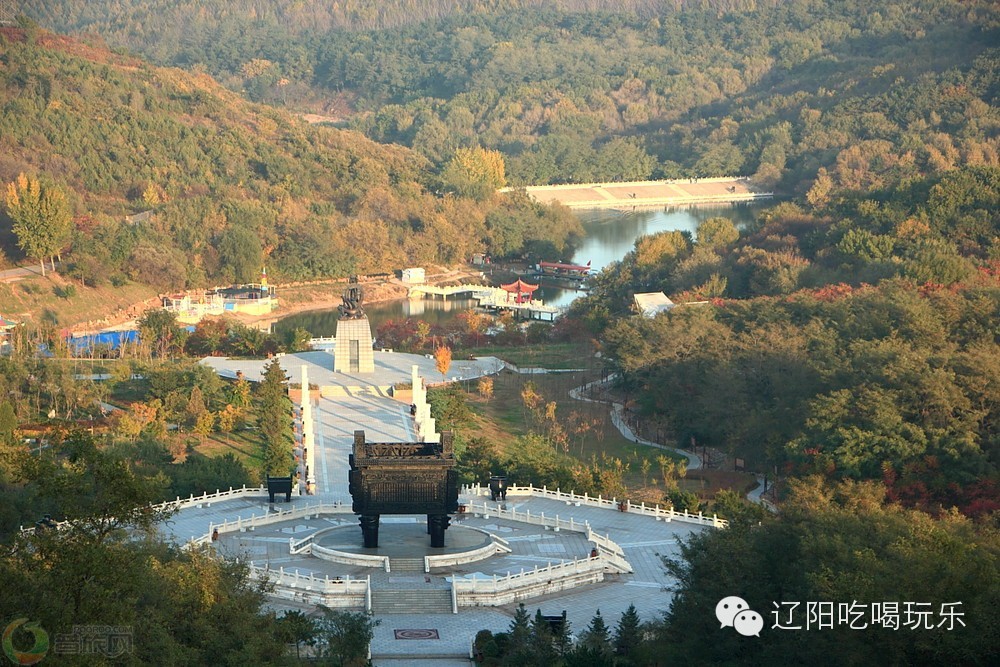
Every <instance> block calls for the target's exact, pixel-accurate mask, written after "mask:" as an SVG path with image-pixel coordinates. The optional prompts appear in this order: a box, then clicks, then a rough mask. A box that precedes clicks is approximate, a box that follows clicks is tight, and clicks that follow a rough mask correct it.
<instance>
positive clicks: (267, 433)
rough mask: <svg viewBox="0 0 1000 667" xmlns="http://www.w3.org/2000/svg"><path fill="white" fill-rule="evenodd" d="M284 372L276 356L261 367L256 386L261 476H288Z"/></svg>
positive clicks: (287, 402) (288, 430) (289, 445)
mask: <svg viewBox="0 0 1000 667" xmlns="http://www.w3.org/2000/svg"><path fill="white" fill-rule="evenodd" d="M284 382H285V371H284V370H282V368H281V365H280V364H279V363H278V360H277V359H274V360H273V361H271V363H269V364H268V365H267V366H265V367H264V374H263V378H262V379H261V382H260V384H259V385H258V386H257V397H258V399H259V400H260V408H259V412H258V416H257V426H258V428H259V429H260V432H261V436H263V438H264V457H263V458H264V463H263V469H264V474H265V475H270V476H272V477H284V476H286V475H288V471H289V468H290V467H291V457H292V438H291V435H292V417H291V409H292V404H291V401H290V400H288V393H287V391H286V390H285V385H284Z"/></svg>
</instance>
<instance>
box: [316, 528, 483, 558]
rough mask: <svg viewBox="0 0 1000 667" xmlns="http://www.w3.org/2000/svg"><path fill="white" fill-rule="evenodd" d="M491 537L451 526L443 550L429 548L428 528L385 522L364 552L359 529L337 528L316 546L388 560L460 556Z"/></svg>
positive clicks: (478, 546) (445, 537) (476, 547)
mask: <svg viewBox="0 0 1000 667" xmlns="http://www.w3.org/2000/svg"><path fill="white" fill-rule="evenodd" d="M491 541H492V540H490V536H489V535H487V534H486V533H483V532H480V531H478V530H474V529H472V528H463V527H462V526H452V527H450V528H449V529H448V530H446V531H445V533H444V542H445V545H444V546H443V547H440V548H437V549H435V548H434V547H432V546H431V536H430V535H428V534H427V525H426V523H424V522H423V521H420V522H419V523H418V522H416V521H414V522H407V523H388V522H386V520H385V519H383V520H382V524H381V525H380V526H379V531H378V547H376V548H374V549H366V548H365V547H364V546H362V543H361V528H360V527H358V526H340V527H338V528H335V529H334V530H331V531H329V532H327V533H326V534H325V535H323V537H321V538H320V539H319V540H318V541H317V542H316V544H318V545H319V546H321V547H325V548H327V549H333V550H335V551H342V552H344V553H349V554H364V555H366V556H388V557H389V558H423V557H424V556H440V555H441V554H460V553H464V552H466V551H473V550H475V549H480V548H482V547H485V546H487V545H488V544H490V543H491Z"/></svg>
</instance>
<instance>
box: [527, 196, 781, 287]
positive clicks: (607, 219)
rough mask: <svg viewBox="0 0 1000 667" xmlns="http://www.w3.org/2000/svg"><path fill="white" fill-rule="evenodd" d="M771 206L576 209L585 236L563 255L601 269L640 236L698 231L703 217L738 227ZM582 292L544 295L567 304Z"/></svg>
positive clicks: (694, 232)
mask: <svg viewBox="0 0 1000 667" xmlns="http://www.w3.org/2000/svg"><path fill="white" fill-rule="evenodd" d="M768 206H773V204H772V203H767V204H761V203H739V204H722V205H719V204H712V205H699V206H687V207H683V208H676V207H671V208H667V209H665V210H648V209H647V210H636V211H627V212H626V211H611V210H607V209H601V210H589V211H576V214H577V216H579V218H580V221H581V222H582V223H583V230H584V232H586V236H585V237H584V239H583V242H582V243H581V244H580V246H579V247H578V248H577V249H576V252H574V253H573V256H572V257H571V258H564V259H567V260H569V261H571V262H572V263H573V264H586V263H587V262H590V266H591V268H593V269H595V270H598V271H600V270H601V269H603V268H604V267H605V266H607V265H608V264H611V263H612V262H617V261H618V260H620V259H621V258H622V257H624V256H625V254H626V253H627V252H629V251H630V250H632V248H633V247H634V246H635V241H636V239H638V238H639V237H640V236H646V235H649V234H656V233H659V232H667V231H686V232H691V234H692V235H696V234H697V231H698V225H699V224H700V223H701V222H702V221H704V220H708V219H709V218H718V217H725V218H729V219H730V220H732V221H733V222H734V223H735V224H736V226H737V227H743V226H744V225H746V224H747V223H748V222H751V221H753V219H754V218H755V217H756V216H757V214H758V213H759V212H760V211H762V210H764V209H765V208H767V207H768ZM579 295H580V292H576V291H574V290H566V289H557V288H551V289H546V290H545V295H544V297H542V298H544V300H545V302H546V303H549V304H552V305H554V306H567V305H569V304H570V303H571V302H572V301H573V300H574V299H575V298H576V297H578V296H579Z"/></svg>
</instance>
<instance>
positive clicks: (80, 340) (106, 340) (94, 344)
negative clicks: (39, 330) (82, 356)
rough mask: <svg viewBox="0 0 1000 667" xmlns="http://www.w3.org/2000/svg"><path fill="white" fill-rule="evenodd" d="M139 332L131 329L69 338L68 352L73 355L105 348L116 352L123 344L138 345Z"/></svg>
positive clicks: (67, 340)
mask: <svg viewBox="0 0 1000 667" xmlns="http://www.w3.org/2000/svg"><path fill="white" fill-rule="evenodd" d="M138 342H139V332H138V331H136V330H134V329H132V330H129V331H102V332H101V333H96V334H89V335H87V336H71V337H69V338H67V339H66V344H67V345H69V349H70V351H72V352H73V353H74V354H79V353H81V352H90V351H92V350H94V349H96V348H107V349H111V350H117V349H118V348H120V347H121V346H122V345H123V344H125V343H138Z"/></svg>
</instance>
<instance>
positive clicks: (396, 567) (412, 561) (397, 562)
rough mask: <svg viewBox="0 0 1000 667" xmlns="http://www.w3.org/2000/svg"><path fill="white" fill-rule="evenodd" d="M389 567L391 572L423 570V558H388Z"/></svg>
mask: <svg viewBox="0 0 1000 667" xmlns="http://www.w3.org/2000/svg"><path fill="white" fill-rule="evenodd" d="M389 569H390V570H392V571H393V572H423V571H424V559H423V558H390V559H389Z"/></svg>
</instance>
